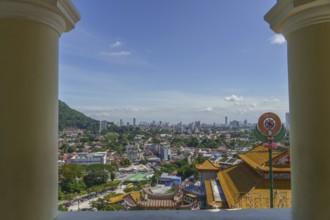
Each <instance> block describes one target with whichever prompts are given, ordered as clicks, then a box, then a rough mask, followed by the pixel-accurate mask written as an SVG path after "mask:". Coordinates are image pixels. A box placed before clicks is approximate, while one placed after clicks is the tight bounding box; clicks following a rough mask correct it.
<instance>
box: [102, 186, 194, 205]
mask: <svg viewBox="0 0 330 220" xmlns="http://www.w3.org/2000/svg"><path fill="white" fill-rule="evenodd" d="M116 203H121V204H122V205H123V209H125V210H184V209H188V210H193V209H194V210H195V209H199V200H198V198H197V196H194V195H193V194H189V195H184V194H183V192H182V191H181V190H175V191H174V192H172V193H168V194H158V193H153V192H152V191H151V190H150V189H144V190H142V191H137V192H130V193H125V194H122V195H118V196H116V197H113V198H110V199H109V200H108V204H116Z"/></svg>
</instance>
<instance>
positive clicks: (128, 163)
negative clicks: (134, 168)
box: [120, 158, 132, 167]
mask: <svg viewBox="0 0 330 220" xmlns="http://www.w3.org/2000/svg"><path fill="white" fill-rule="evenodd" d="M131 164H132V162H131V160H130V159H128V158H125V159H124V160H122V161H121V162H120V165H121V166H123V167H128V166H130V165H131Z"/></svg>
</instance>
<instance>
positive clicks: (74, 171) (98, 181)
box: [59, 164, 119, 199]
mask: <svg viewBox="0 0 330 220" xmlns="http://www.w3.org/2000/svg"><path fill="white" fill-rule="evenodd" d="M111 173H113V168H112V165H109V164H105V165H103V164H93V165H85V166H82V165H76V164H70V165H64V166H62V167H60V169H59V199H65V197H66V196H67V195H68V194H74V193H78V194H80V193H82V192H85V193H88V192H93V190H94V191H97V189H98V188H97V186H104V187H110V186H113V185H115V184H119V183H117V182H115V181H113V180H114V178H115V177H113V179H112V181H113V182H112V183H111V184H110V183H107V181H108V179H109V178H111ZM95 187H96V188H95Z"/></svg>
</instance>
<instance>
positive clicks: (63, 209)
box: [57, 204, 69, 212]
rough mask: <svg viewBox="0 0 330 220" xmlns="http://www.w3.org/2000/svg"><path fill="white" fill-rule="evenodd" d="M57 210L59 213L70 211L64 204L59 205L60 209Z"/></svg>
mask: <svg viewBox="0 0 330 220" xmlns="http://www.w3.org/2000/svg"><path fill="white" fill-rule="evenodd" d="M57 210H58V211H61V212H63V211H69V209H68V208H67V207H65V206H64V205H63V204H60V205H58V209H57Z"/></svg>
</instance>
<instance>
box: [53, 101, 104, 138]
mask: <svg viewBox="0 0 330 220" xmlns="http://www.w3.org/2000/svg"><path fill="white" fill-rule="evenodd" d="M58 115H59V123H58V126H59V130H63V129H64V128H80V129H87V130H88V131H90V132H92V133H96V132H98V129H99V121H97V120H95V119H92V118H90V117H87V116H86V115H84V114H83V113H81V112H78V111H76V110H74V109H72V108H70V107H69V106H68V105H67V104H65V103H64V102H62V101H61V100H59V101H58Z"/></svg>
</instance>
